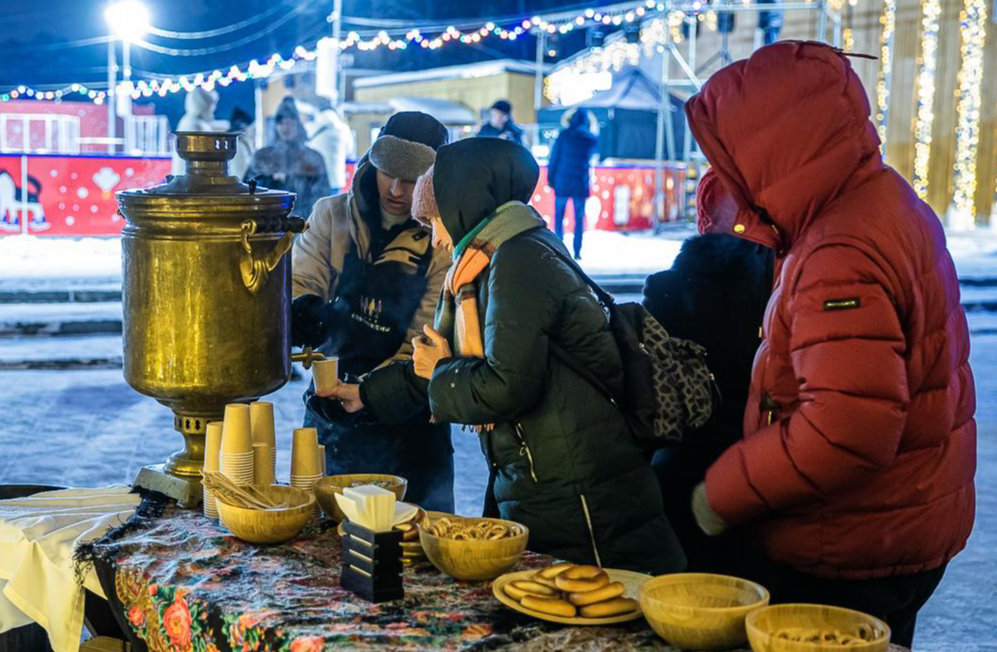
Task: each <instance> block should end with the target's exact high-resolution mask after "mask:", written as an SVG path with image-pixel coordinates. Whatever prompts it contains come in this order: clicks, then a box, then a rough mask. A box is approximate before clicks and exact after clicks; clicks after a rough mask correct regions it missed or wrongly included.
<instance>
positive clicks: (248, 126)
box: [228, 107, 256, 179]
mask: <svg viewBox="0 0 997 652" xmlns="http://www.w3.org/2000/svg"><path fill="white" fill-rule="evenodd" d="M228 130H229V131H234V132H239V140H238V142H237V143H236V150H235V158H233V159H232V160H231V161H230V162H229V164H228V171H229V174H231V175H233V176H237V177H239V178H240V179H241V178H243V177H244V176H245V175H246V170H248V169H249V164H250V163H251V162H252V161H253V155H254V154H255V153H256V145H255V144H254V139H255V136H256V130H255V129H254V128H253V117H252V116H251V115H249V114H248V113H246V112H245V111H243V110H242V109H240V108H239V107H235V108H234V109H233V110H232V115H231V117H229V119H228Z"/></svg>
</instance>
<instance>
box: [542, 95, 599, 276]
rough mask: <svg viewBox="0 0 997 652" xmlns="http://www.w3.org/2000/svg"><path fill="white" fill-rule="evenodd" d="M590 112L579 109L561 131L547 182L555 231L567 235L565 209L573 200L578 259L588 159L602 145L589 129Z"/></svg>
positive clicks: (587, 177)
mask: <svg viewBox="0 0 997 652" xmlns="http://www.w3.org/2000/svg"><path fill="white" fill-rule="evenodd" d="M589 115H590V114H589V112H588V111H586V110H585V109H576V110H575V111H574V113H572V114H571V118H570V119H569V122H568V127H567V128H566V129H564V130H563V131H561V133H560V135H558V137H557V140H556V141H554V148H553V149H552V150H551V152H550V162H549V163H548V165H547V182H548V184H549V185H550V187H551V188H553V189H554V233H556V234H557V237H558V238H563V237H564V210H565V209H566V208H567V207H568V200H569V199H570V200H571V203H572V205H573V206H574V212H575V239H574V251H575V258H576V259H579V258H581V257H582V234H583V233H584V232H585V200H586V199H588V196H589V194H590V192H591V191H590V189H589V161H590V160H591V158H592V155H593V154H595V152H596V149H597V148H598V146H599V139H598V137H597V136H596V135H595V134H593V133H592V131H591V130H590V129H589Z"/></svg>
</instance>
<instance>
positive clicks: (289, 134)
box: [245, 97, 330, 217]
mask: <svg viewBox="0 0 997 652" xmlns="http://www.w3.org/2000/svg"><path fill="white" fill-rule="evenodd" d="M274 130H275V132H276V133H275V137H274V138H273V139H272V140H271V143H270V145H269V146H268V147H264V148H263V149H261V150H259V151H257V152H256V154H254V155H253V160H252V161H251V162H250V164H249V169H248V170H246V175H245V180H246V181H247V182H248V181H250V180H251V179H255V178H259V183H260V185H261V186H264V187H266V188H271V189H274V190H287V191H289V192H293V193H295V194H297V196H298V197H297V199H296V200H295V201H294V213H295V215H301V216H302V217H308V216H309V215H311V214H312V208H313V207H314V206H315V202H317V201H318V200H319V199H321V198H322V197H325V196H326V195H328V194H329V191H330V188H329V177H328V175H327V174H326V171H325V161H323V160H322V155H321V154H319V153H318V152H316V151H315V150H314V149H311V148H310V147H307V146H305V141H306V140H307V139H308V132H306V131H305V125H304V124H303V123H302V122H301V116H300V115H299V113H298V109H297V107H296V106H294V98H292V97H285V98H284V100H283V101H282V102H281V103H280V106H279V107H278V108H277V114H276V115H275V116H274Z"/></svg>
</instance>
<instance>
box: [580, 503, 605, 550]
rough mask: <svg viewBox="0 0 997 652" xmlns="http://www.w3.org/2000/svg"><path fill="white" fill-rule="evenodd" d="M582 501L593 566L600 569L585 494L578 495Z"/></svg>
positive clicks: (593, 530) (597, 547)
mask: <svg viewBox="0 0 997 652" xmlns="http://www.w3.org/2000/svg"><path fill="white" fill-rule="evenodd" d="M578 497H579V498H581V499H582V512H584V513H585V525H587V526H588V529H589V538H590V539H591V540H592V553H593V554H594V555H595V565H596V566H598V567H599V568H602V559H601V558H600V557H599V546H597V545H596V544H595V528H593V527H592V515H591V514H589V504H588V501H586V500H585V494H579V495H578Z"/></svg>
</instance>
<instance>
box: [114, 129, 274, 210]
mask: <svg viewBox="0 0 997 652" xmlns="http://www.w3.org/2000/svg"><path fill="white" fill-rule="evenodd" d="M175 133H176V137H177V154H178V155H179V156H180V158H181V159H183V160H184V162H185V163H186V170H185V173H184V174H180V175H177V176H175V177H172V178H170V177H167V182H166V183H164V184H160V185H158V186H153V187H152V188H146V189H143V190H125V191H121V192H118V193H116V194H118V195H119V196H121V198H123V199H128V198H135V199H138V198H139V197H142V196H149V195H153V196H171V197H177V196H191V195H194V196H198V195H201V196H203V195H211V196H219V195H221V196H227V197H230V198H232V199H235V200H236V201H238V199H237V198H238V197H239V196H244V197H247V198H249V197H252V200H253V201H259V199H261V198H266V199H277V198H285V197H292V198H293V197H294V193H290V192H286V191H284V190H269V189H267V188H263V187H262V186H256V184H255V183H248V184H247V183H243V181H242V179H240V178H239V177H235V176H230V175H229V173H228V162H229V161H231V160H232V159H233V158H235V153H236V147H237V144H238V139H239V135H240V133H241V132H213V131H178V132H175Z"/></svg>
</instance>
